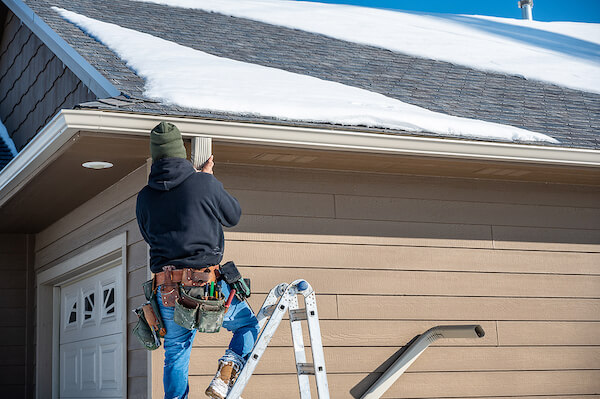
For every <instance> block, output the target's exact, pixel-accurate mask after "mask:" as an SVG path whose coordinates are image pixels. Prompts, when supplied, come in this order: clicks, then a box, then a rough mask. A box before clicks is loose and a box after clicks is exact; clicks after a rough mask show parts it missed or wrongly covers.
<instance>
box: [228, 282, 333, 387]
mask: <svg viewBox="0 0 600 399" xmlns="http://www.w3.org/2000/svg"><path fill="white" fill-rule="evenodd" d="M300 294H302V295H303V296H304V305H305V307H304V308H303V309H300V308H299V304H298V295H300ZM286 312H288V313H289V317H290V325H291V330H292V341H293V343H294V354H295V358H296V372H297V374H298V386H299V388H300V398H301V399H310V397H311V396H310V381H309V375H314V376H315V381H316V385H317V394H318V397H319V399H329V387H328V385H327V373H326V371H325V357H324V355H323V343H322V340H321V328H320V327H319V314H318V313H317V301H316V295H315V292H314V290H313V289H312V287H311V285H310V284H309V283H307V282H306V280H302V279H300V280H296V281H294V282H293V283H291V284H287V283H281V284H279V285H277V286H276V287H274V288H273V289H272V290H271V292H269V295H268V296H267V299H265V302H264V303H263V305H262V307H261V309H260V311H259V312H258V314H257V315H256V318H257V319H258V324H259V326H260V328H262V327H263V326H265V323H266V326H265V328H264V329H263V330H262V332H261V334H260V336H259V337H258V339H257V341H256V344H255V345H254V349H253V350H252V353H250V356H249V357H248V361H247V362H246V365H245V366H244V368H243V369H242V371H241V372H240V374H239V376H238V378H237V380H236V382H235V384H234V385H233V387H232V388H231V390H230V391H229V394H228V395H227V399H238V398H240V395H241V394H242V391H243V390H244V388H245V387H246V384H248V381H249V380H250V377H252V373H253V372H254V369H256V366H257V365H258V362H259V361H260V358H261V357H262V355H263V353H265V349H267V346H268V345H269V342H270V341H271V338H273V334H275V331H276V330H277V327H279V324H280V323H281V320H282V319H283V316H284V315H285V313H286ZM303 320H306V322H307V325H308V332H309V335H310V347H311V350H312V359H313V362H312V363H307V362H306V352H305V351H304V339H303V337H302V325H301V321H303Z"/></svg>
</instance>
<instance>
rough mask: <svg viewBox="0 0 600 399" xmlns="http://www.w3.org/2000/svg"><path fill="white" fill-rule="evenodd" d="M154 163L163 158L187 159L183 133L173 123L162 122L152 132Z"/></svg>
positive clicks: (151, 141)
mask: <svg viewBox="0 0 600 399" xmlns="http://www.w3.org/2000/svg"><path fill="white" fill-rule="evenodd" d="M150 154H151V155H152V162H156V161H158V160H159V159H162V158H183V159H185V158H187V155H186V152H185V147H184V146H183V140H182V138H181V132H180V131H179V129H177V126H175V125H174V124H172V123H169V122H164V121H163V122H161V123H159V124H158V125H156V126H155V127H154V129H152V131H151V132H150Z"/></svg>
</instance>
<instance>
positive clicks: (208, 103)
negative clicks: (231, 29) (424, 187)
mask: <svg viewBox="0 0 600 399" xmlns="http://www.w3.org/2000/svg"><path fill="white" fill-rule="evenodd" d="M53 9H54V10H55V11H57V12H58V13H60V15H62V16H63V17H64V18H65V19H67V20H69V21H71V22H72V23H74V24H76V25H77V26H79V27H80V28H81V29H82V30H83V31H85V32H87V33H88V34H89V35H91V36H92V37H95V38H96V39H97V40H99V41H100V42H102V43H103V44H104V45H106V46H107V47H109V48H110V49H111V50H113V51H114V52H115V53H116V54H117V55H118V56H119V57H120V58H121V59H123V60H124V61H125V62H126V63H127V65H128V66H129V67H130V68H132V69H133V70H134V71H135V72H136V73H137V74H138V75H139V76H141V77H143V78H144V79H145V82H146V86H145V93H144V94H145V95H146V96H147V97H149V98H152V99H156V100H159V101H161V102H164V103H167V104H175V105H179V106H184V107H189V108H195V109H210V110H213V111H222V112H233V113H238V114H253V115H261V116H269V117H275V118H279V119H283V120H300V121H307V122H308V121H311V122H326V123H333V124H341V125H351V126H369V127H383V128H390V129H398V130H405V131H411V132H420V131H426V132H431V133H437V134H441V135H451V136H463V137H470V138H483V139H496V140H498V139H500V140H509V141H545V142H551V143H558V141H557V140H555V139H553V138H551V137H549V136H547V135H544V134H540V133H535V132H530V131H528V130H524V129H520V128H516V127H513V126H507V125H501V124H497V123H491V122H484V121H479V120H474V119H467V118H460V117H454V116H450V115H446V114H441V113H436V112H432V111H429V110H426V109H424V108H421V107H417V106H414V105H410V104H406V103H404V102H401V101H399V100H396V99H392V98H390V97H386V96H384V95H382V94H378V93H374V92H370V91H367V90H363V89H359V88H356V87H351V86H347V85H344V84H341V83H336V82H330V81H325V80H321V79H317V78H314V77H310V76H306V75H300V74H296V73H291V72H288V71H283V70H280V69H275V68H270V67H265V66H260V65H256V64H250V63H245V62H240V61H235V60H231V59H227V58H222V57H217V56H214V55H211V54H207V53H205V52H202V51H198V50H195V49H192V48H189V47H185V46H181V45H179V44H177V43H174V42H170V41H167V40H164V39H161V38H158V37H155V36H152V35H149V34H145V33H141V32H138V31H135V30H131V29H126V28H123V27H120V26H118V25H114V24H110V23H105V22H101V21H98V20H95V19H92V18H88V17H86V16H83V15H80V14H77V13H74V12H71V11H67V10H64V9H60V8H57V7H53Z"/></svg>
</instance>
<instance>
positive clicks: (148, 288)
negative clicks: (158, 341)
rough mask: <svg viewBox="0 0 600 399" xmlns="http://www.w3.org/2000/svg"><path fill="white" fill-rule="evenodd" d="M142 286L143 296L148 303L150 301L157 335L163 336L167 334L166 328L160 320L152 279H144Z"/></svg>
mask: <svg viewBox="0 0 600 399" xmlns="http://www.w3.org/2000/svg"><path fill="white" fill-rule="evenodd" d="M142 288H143V289H144V296H145V297H146V300H147V301H148V303H150V306H151V307H152V311H153V313H154V316H155V317H156V322H157V331H158V335H159V336H160V337H164V336H165V335H166V334H167V329H166V328H165V324H164V323H163V321H162V317H161V314H160V308H159V306H158V295H156V291H154V285H153V281H152V280H148V281H146V282H145V283H144V284H142Z"/></svg>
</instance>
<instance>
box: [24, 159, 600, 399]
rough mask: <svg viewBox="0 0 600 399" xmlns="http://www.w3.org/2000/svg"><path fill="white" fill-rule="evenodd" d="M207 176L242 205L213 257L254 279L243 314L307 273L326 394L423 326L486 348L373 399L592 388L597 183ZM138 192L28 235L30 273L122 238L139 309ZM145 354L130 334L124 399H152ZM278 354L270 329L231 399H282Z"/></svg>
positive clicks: (205, 353) (444, 347)
mask: <svg viewBox="0 0 600 399" xmlns="http://www.w3.org/2000/svg"><path fill="white" fill-rule="evenodd" d="M216 175H217V177H218V178H219V179H221V180H222V181H223V182H224V184H225V186H226V188H227V189H228V190H230V191H231V192H232V193H233V194H234V195H235V196H236V197H237V198H238V199H239V200H240V202H241V204H242V207H243V213H244V214H243V217H242V221H241V223H240V225H239V226H238V227H236V228H235V229H232V230H229V231H227V232H226V239H227V244H226V255H225V259H233V260H235V261H236V263H237V264H238V265H239V266H241V269H242V271H243V273H244V274H246V275H247V276H249V277H251V278H252V285H253V290H254V295H253V297H252V298H251V301H250V302H251V304H252V306H253V308H254V309H255V310H258V308H259V307H260V304H261V303H262V300H263V299H264V296H265V294H266V292H267V291H268V290H269V289H270V288H272V287H273V286H274V285H276V284H277V283H280V282H282V281H291V280H293V279H295V278H305V279H307V280H308V281H309V282H310V283H311V284H312V285H313V287H314V288H315V290H316V292H317V293H318V306H319V313H320V317H321V328H322V333H323V342H324V345H325V356H326V362H327V363H326V364H327V368H328V377H329V384H330V388H331V392H332V397H334V398H346V397H351V393H350V392H352V394H354V395H357V396H359V395H360V394H361V393H362V392H363V391H364V389H366V387H367V386H368V385H369V383H370V382H372V381H373V380H374V379H375V378H376V377H377V376H378V375H380V373H381V372H382V371H383V369H384V367H382V364H384V363H386V361H388V360H389V359H390V358H391V357H393V355H394V353H396V352H397V351H398V349H399V348H400V347H402V346H403V345H405V344H406V343H407V342H409V341H410V340H411V339H412V338H413V337H415V336H416V335H418V334H420V333H422V332H424V331H425V330H427V329H429V328H430V327H433V326H435V325H440V324H474V323H477V324H481V325H482V326H483V328H484V329H485V331H486V336H485V337H484V338H482V339H477V340H475V339H473V340H458V339H456V340H445V341H444V340H441V341H438V342H437V343H436V344H435V345H434V346H433V347H431V348H430V349H428V350H427V351H426V352H425V353H424V354H423V355H422V356H421V358H420V359H418V360H417V362H415V363H414V364H413V365H412V366H411V368H410V369H409V372H408V373H407V374H405V375H404V376H402V377H401V379H400V380H399V381H398V382H397V383H396V384H394V386H393V387H392V388H391V390H390V391H389V392H388V394H387V395H386V396H385V397H389V398H397V397H414V398H432V397H492V398H501V397H508V396H510V397H520V398H528V397H532V396H550V395H554V396H553V397H556V398H564V397H569V398H579V397H581V398H583V397H589V396H585V395H589V394H594V393H597V392H598V391H599V389H600V383H599V382H598V381H600V371H599V370H598V364H600V349H599V348H600V341H599V340H598V337H600V300H599V299H598V298H599V297H600V295H599V294H600V277H599V274H600V228H599V227H600V223H599V222H600V209H599V208H600V205H599V204H600V201H598V199H599V198H600V190H599V189H598V188H592V187H586V186H567V185H551V184H532V183H512V182H494V181H487V180H474V179H449V178H431V177H415V176H400V175H384V174H367V173H345V172H326V171H308V170H299V169H296V170H294V169H284V168H269V167H253V168H251V169H250V168H249V167H246V166H239V165H226V164H218V165H217V167H216ZM145 181H146V167H145V166H144V167H141V168H140V169H138V170H136V171H135V172H134V173H132V174H131V175H129V176H127V177H126V178H124V179H123V180H121V181H120V182H118V183H117V184H115V185H114V186H112V187H110V188H109V189H107V190H106V191H104V192H103V193H101V194H99V195H98V196H96V197H95V198H93V199H92V200H90V201H88V202H87V203H85V204H84V205H82V206H81V207H79V208H77V209H76V210H74V211H73V212H71V213H70V214H69V215H67V216H66V217H64V218H62V219H61V220H59V221H58V222H56V223H55V224H53V225H52V226H50V227H49V228H47V229H46V230H44V231H43V232H41V233H39V234H38V235H37V236H36V245H35V257H36V263H35V266H36V270H38V271H39V270H47V269H48V268H50V267H52V266H53V265H55V264H57V263H59V262H61V261H63V260H65V259H67V258H69V257H71V256H73V255H74V254H77V253H79V252H81V251H83V250H85V249H86V248H89V247H90V246H93V245H95V244H96V243H98V242H101V241H103V240H105V239H106V238H108V237H111V236H113V235H116V234H119V233H121V232H124V231H126V232H127V270H128V298H129V299H128V308H130V309H131V308H134V307H135V306H137V305H138V304H139V303H141V302H142V301H143V298H142V295H138V293H139V294H141V292H140V284H141V283H142V282H143V281H144V280H145V279H146V278H147V273H148V269H147V249H146V245H145V243H144V242H143V240H142V238H141V236H140V234H139V231H138V228H137V224H136V222H135V195H136V193H137V192H138V191H139V189H140V188H141V187H142V186H143V185H144V184H145ZM129 313H131V312H129ZM131 316H133V314H131V315H130V316H129V320H128V322H129V331H131V328H132V327H133V323H134V319H133V317H131ZM228 340H229V336H228V334H227V333H226V332H223V333H220V334H198V336H197V339H196V341H195V343H194V349H193V356H192V360H191V371H190V374H191V377H190V384H191V390H192V395H193V396H198V397H202V393H203V391H204V389H205V387H206V386H207V384H208V383H209V381H210V379H211V378H212V375H213V373H214V371H215V368H216V359H218V357H219V356H220V355H221V353H222V352H223V351H224V349H225V347H226V345H227V344H228ZM151 356H152V366H151V370H149V363H148V352H146V351H145V350H144V349H142V348H141V346H140V345H139V344H138V343H137V342H136V341H135V339H133V338H132V337H131V335H130V334H129V336H128V391H129V395H128V397H129V398H143V397H147V388H148V384H149V383H150V381H151V383H152V389H153V395H152V396H153V397H156V398H159V397H162V394H161V391H160V390H161V386H162V381H161V380H162V377H161V375H162V350H161V349H159V350H157V351H154V352H152V353H151ZM292 359H293V351H292V348H291V339H290V336H289V327H288V325H287V324H285V323H284V324H282V327H281V329H280V331H278V332H277V333H276V335H275V337H274V339H273V341H272V345H271V346H270V347H269V349H268V350H267V352H266V354H265V357H264V358H263V360H262V361H261V364H260V365H259V368H258V369H257V374H256V375H255V376H254V377H253V378H252V380H251V382H250V384H249V386H248V387H247V390H246V395H245V396H246V397H264V398H268V397H294V395H296V386H297V385H296V384H297V383H296V380H295V378H296V377H295V374H294V363H293V360H292ZM386 364H389V363H386ZM149 372H151V373H152V377H151V378H149V375H148V374H149Z"/></svg>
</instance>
